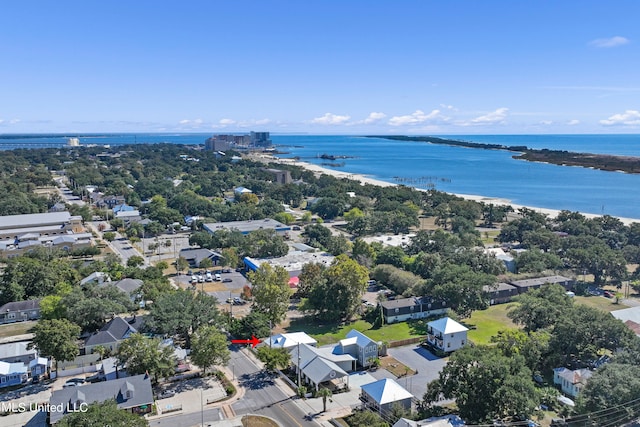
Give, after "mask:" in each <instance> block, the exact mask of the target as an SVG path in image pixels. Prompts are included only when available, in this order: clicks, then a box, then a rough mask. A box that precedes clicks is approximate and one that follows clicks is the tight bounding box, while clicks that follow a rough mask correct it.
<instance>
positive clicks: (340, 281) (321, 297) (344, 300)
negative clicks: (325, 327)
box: [306, 255, 369, 320]
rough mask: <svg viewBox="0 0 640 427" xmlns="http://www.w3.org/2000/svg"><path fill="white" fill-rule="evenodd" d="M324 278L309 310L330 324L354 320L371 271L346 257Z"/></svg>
mask: <svg viewBox="0 0 640 427" xmlns="http://www.w3.org/2000/svg"><path fill="white" fill-rule="evenodd" d="M322 276H323V278H324V280H322V281H320V282H318V283H315V284H314V285H313V286H312V288H311V291H310V292H309V297H308V300H307V305H306V310H307V311H313V312H315V313H316V314H317V315H319V316H321V317H322V318H325V319H328V320H339V319H349V318H351V317H352V316H353V315H354V314H355V313H356V312H357V310H358V308H359V307H360V299H361V297H362V294H363V293H364V291H365V289H366V287H367V280H368V279H369V272H368V270H367V269H366V268H365V267H363V266H361V265H360V264H358V263H357V262H356V261H355V260H353V259H351V258H349V257H347V256H346V255H340V256H338V257H336V258H335V259H334V261H333V263H332V264H331V266H330V267H329V268H327V269H326V270H325V271H324V272H323V275H322Z"/></svg>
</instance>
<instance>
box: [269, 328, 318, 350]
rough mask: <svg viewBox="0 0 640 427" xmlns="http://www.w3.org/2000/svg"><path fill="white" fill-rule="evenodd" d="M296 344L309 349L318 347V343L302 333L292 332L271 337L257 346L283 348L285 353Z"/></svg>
mask: <svg viewBox="0 0 640 427" xmlns="http://www.w3.org/2000/svg"><path fill="white" fill-rule="evenodd" d="M298 344H307V345H309V346H311V347H316V346H317V345H318V341H316V340H315V339H314V338H312V337H310V336H309V335H307V334H306V333H304V332H292V333H287V334H277V335H273V336H271V337H269V338H267V339H265V340H264V341H262V342H261V343H260V344H259V346H261V347H272V348H284V349H286V350H287V351H291V350H293V348H294V347H296V346H297V345H298Z"/></svg>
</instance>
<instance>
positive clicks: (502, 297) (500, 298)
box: [482, 283, 519, 305]
mask: <svg viewBox="0 0 640 427" xmlns="http://www.w3.org/2000/svg"><path fill="white" fill-rule="evenodd" d="M482 291H483V292H484V293H485V294H486V295H487V298H488V299H489V304H491V305H494V304H502V303H505V302H509V301H511V299H512V298H513V297H515V296H517V295H518V294H519V292H518V288H516V287H515V286H513V285H510V284H508V283H497V284H496V285H495V286H488V285H485V286H483V287H482Z"/></svg>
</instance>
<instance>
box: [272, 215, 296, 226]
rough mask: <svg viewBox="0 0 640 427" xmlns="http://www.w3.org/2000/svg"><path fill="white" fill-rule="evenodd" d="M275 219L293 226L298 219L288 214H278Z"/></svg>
mask: <svg viewBox="0 0 640 427" xmlns="http://www.w3.org/2000/svg"><path fill="white" fill-rule="evenodd" d="M273 219H275V220H276V221H279V222H281V223H283V224H286V225H290V224H293V222H294V221H295V220H296V218H295V217H294V216H293V215H291V214H290V213H288V212H278V213H277V214H275V215H274V216H273Z"/></svg>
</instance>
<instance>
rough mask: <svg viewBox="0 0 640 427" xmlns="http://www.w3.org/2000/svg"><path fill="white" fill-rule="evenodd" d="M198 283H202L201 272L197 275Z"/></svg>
mask: <svg viewBox="0 0 640 427" xmlns="http://www.w3.org/2000/svg"><path fill="white" fill-rule="evenodd" d="M198 283H204V276H203V275H202V274H199V275H198Z"/></svg>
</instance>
